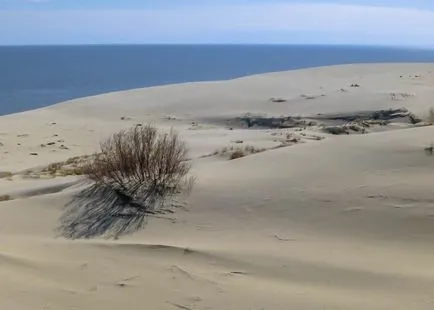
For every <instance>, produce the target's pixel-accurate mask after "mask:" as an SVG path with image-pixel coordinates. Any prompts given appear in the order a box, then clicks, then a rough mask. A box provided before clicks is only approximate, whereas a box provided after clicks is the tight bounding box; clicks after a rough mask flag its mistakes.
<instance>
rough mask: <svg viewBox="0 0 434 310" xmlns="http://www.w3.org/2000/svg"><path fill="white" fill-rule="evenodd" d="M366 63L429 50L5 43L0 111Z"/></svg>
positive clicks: (410, 58)
mask: <svg viewBox="0 0 434 310" xmlns="http://www.w3.org/2000/svg"><path fill="white" fill-rule="evenodd" d="M365 62H369V63H372V62H434V50H420V49H418V50H417V49H404V48H402V49H398V48H385V47H359V46H301V45H300V46H291V45H281V46H279V45H250V46H249V45H202V46H200V45H130V46H126V45H125V46H21V47H12V46H11V47H6V46H3V47H0V115H3V114H8V113H14V112H20V111H24V110H29V109H35V108H39V107H43V106H47V105H51V104H55V103H58V102H61V101H64V100H68V99H73V98H78V97H84V96H89V95H96V94H101V93H105V92H110V91H117V90H125V89H131V88H138V87H146V86H155V85H164V84H171V83H181V82H192V81H210V80H222V79H230V78H236V77H240V76H245V75H250V74H257V73H265V72H271V71H282V70H289V69H298V68H307V67H315V66H324V65H333V64H345V63H365ZM119 104H122V102H119Z"/></svg>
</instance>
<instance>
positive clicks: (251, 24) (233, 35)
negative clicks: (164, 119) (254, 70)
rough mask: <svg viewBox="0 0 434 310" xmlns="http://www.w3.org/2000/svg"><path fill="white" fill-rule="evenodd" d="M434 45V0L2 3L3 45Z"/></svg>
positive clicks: (23, 0) (52, 0)
mask: <svg viewBox="0 0 434 310" xmlns="http://www.w3.org/2000/svg"><path fill="white" fill-rule="evenodd" d="M209 43H215V44H219V43H225V44H226V43H229V44H357V45H394V46H417V47H428V46H429V47H433V46H434V0H405V1H404V0H378V1H373V0H363V1H362V0H328V1H324V0H304V1H302V0H0V45H33V44H38V45H39V44H209Z"/></svg>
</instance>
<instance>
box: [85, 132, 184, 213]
mask: <svg viewBox="0 0 434 310" xmlns="http://www.w3.org/2000/svg"><path fill="white" fill-rule="evenodd" d="M189 170H190V164H189V162H188V158H187V148H186V146H185V144H184V143H183V142H181V140H180V139H179V137H178V135H177V134H176V133H175V132H173V131H171V132H170V133H160V132H158V131H157V129H156V128H154V127H152V126H150V125H148V126H142V127H137V126H136V127H133V128H131V129H129V130H125V131H121V132H119V133H116V134H114V135H113V136H112V137H111V138H109V139H108V140H107V141H105V142H103V143H102V144H101V153H100V154H99V156H96V157H95V159H94V160H93V161H92V162H91V164H90V165H88V166H87V167H86V168H85V170H84V172H85V174H86V176H87V177H88V178H89V179H91V180H92V181H95V182H96V183H97V184H98V185H102V186H108V187H109V188H112V189H113V190H114V191H115V192H117V193H118V194H119V195H122V196H124V197H125V198H126V199H128V200H131V201H134V202H135V203H137V206H140V207H141V208H142V209H144V210H147V211H151V212H153V211H155V208H157V207H158V206H157V205H156V202H162V201H164V199H165V198H166V197H168V196H171V195H174V194H176V193H177V192H178V191H180V189H181V187H182V185H183V181H184V180H185V177H186V175H187V173H188V172H189Z"/></svg>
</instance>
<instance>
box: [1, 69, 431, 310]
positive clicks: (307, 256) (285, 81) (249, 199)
mask: <svg viewBox="0 0 434 310" xmlns="http://www.w3.org/2000/svg"><path fill="white" fill-rule="evenodd" d="M351 84H358V85H359V86H360V87H350V85H351ZM342 89H343V90H342ZM302 95H304V96H302ZM306 97H309V98H310V99H307V98H306ZM270 98H282V99H285V100H286V101H285V102H271V101H270V100H269V99H270ZM403 107H405V108H406V109H408V110H409V111H410V112H412V113H414V114H415V115H417V116H419V117H421V118H422V119H423V120H426V118H427V117H428V111H429V109H430V107H434V65H432V64H384V65H378V64H375V65H348V66H336V67H324V68H316V69H308V70H300V71H292V72H283V73H272V74H265V75H259V76H252V77H247V78H242V79H236V80H232V81H224V82H212V83H193V84H185V85H173V86H164V87H155V88H150V89H140V90H132V91H126V92H119V93H113V94H106V95H101V96H95V97H90V98H83V99H78V100H74V101H71V102H66V103H62V104H58V105H56V106H52V107H48V108H44V109H40V110H35V111H29V112H25V113H20V114H15V115H9V116H4V117H1V118H0V142H1V143H2V144H1V146H0V172H1V171H10V172H12V173H14V175H13V176H12V177H5V178H2V179H0V196H1V195H10V196H11V198H13V200H10V201H6V202H0V278H1V281H0V308H1V309H11V310H15V309H17V310H21V309H24V310H27V309H32V310H33V309H117V310H118V309H161V310H166V309H167V310H170V309H174V310H176V309H184V310H185V309H186V310H189V309H194V310H196V309H197V310H200V309H228V310H232V309H233V310H243V309H245V310H260V309H263V310H269V309H273V310H274V309H282V310H283V309H285V310H286V309H297V310H304V309H309V310H310V309H312V310H314V309H315V310H316V309H342V310H343V309H360V310H362V309H363V310H366V309H393V310H396V309H405V310H408V309H433V308H434V268H433V266H434V187H433V184H434V157H432V156H428V155H427V154H426V153H425V152H424V148H425V147H428V146H429V145H430V144H431V143H432V142H434V127H432V126H426V127H415V126H413V125H410V124H408V123H405V122H403V121H402V120H399V121H397V122H395V120H391V122H392V124H389V125H387V126H370V127H369V128H367V131H368V133H367V134H358V133H355V132H351V134H349V135H340V136H333V135H329V134H326V133H324V132H322V130H321V128H320V127H318V126H310V127H308V128H305V129H304V128H303V129H296V128H291V129H278V128H262V129H258V128H250V129H247V128H241V127H238V126H237V125H235V126H234V125H233V122H232V121H233V120H234V119H235V118H236V117H240V116H243V115H245V114H246V113H250V114H253V115H263V116H281V115H285V116H287V115H291V116H301V117H302V118H309V119H310V118H311V117H318V114H322V115H321V116H322V117H324V115H325V117H327V115H328V114H342V113H346V114H351V113H353V114H354V113H355V112H359V111H376V110H381V109H389V108H403ZM169 116H170V118H169ZM121 117H124V120H121ZM148 121H151V122H153V123H154V124H155V125H157V126H158V127H161V128H164V129H169V128H171V127H173V128H175V129H176V130H177V131H178V132H179V133H180V134H181V136H182V137H183V138H184V139H185V140H186V142H187V143H188V145H189V147H190V149H191V153H190V156H191V158H192V159H193V170H192V174H194V175H195V176H196V177H197V182H196V186H195V188H194V190H193V192H192V193H191V195H190V197H188V199H187V201H185V208H184V209H179V210H177V211H176V213H174V214H170V215H168V218H166V219H161V218H150V219H149V222H148V224H147V226H146V229H145V230H143V231H140V232H137V233H135V234H132V235H130V236H126V237H122V238H120V239H118V240H105V239H94V240H88V241H80V240H79V241H71V240H65V239H63V238H56V232H55V231H54V229H55V228H56V227H57V225H58V218H59V215H60V214H61V212H62V209H63V206H64V205H65V203H67V202H68V201H70V199H71V197H73V195H74V194H75V193H77V192H78V191H79V190H80V189H81V188H82V185H80V183H77V179H78V178H77V177H74V176H68V177H61V176H59V177H55V178H49V177H48V176H47V175H42V176H40V177H39V178H36V177H33V178H31V177H29V175H31V174H32V173H34V174H38V171H39V170H40V169H41V168H43V167H45V166H46V165H48V164H49V163H52V162H56V161H63V160H66V159H68V158H71V157H73V156H77V155H83V154H90V153H92V152H94V151H97V149H98V142H99V141H100V140H101V139H102V138H104V137H107V136H108V135H109V134H111V133H112V132H115V131H117V130H119V129H122V128H126V127H129V126H132V125H134V124H137V123H142V122H148ZM192 122H194V124H192ZM394 123H395V124H394ZM228 124H230V125H228ZM230 126H231V127H232V126H233V128H232V130H230V129H229V127H230ZM18 135H19V136H18ZM55 135H56V136H55ZM287 135H289V136H290V137H291V139H293V138H294V137H295V138H297V142H296V143H295V142H294V143H292V142H291V143H287V141H285V139H286V138H285V137H287ZM314 137H324V139H322V140H318V141H317V140H316V139H315V138H314ZM236 140H242V141H243V143H240V144H236V145H241V146H243V145H253V146H255V147H257V148H265V149H266V151H264V152H262V153H259V154H254V155H250V156H247V157H244V158H241V159H238V160H232V161H230V160H228V159H227V158H226V157H224V156H220V155H212V156H209V155H210V154H213V153H214V152H215V151H216V150H219V149H222V148H223V147H230V146H231V145H235V143H234V141H236ZM58 141H60V142H58ZM49 142H55V143H54V144H52V145H47V143H49ZM18 143H19V144H20V145H18ZM282 143H284V146H286V147H281V148H277V149H274V147H276V146H279V145H281V144H282ZM285 143H286V144H285ZM41 144H44V145H45V146H44V147H42V146H41ZM61 145H64V146H65V147H66V148H61V147H60V146H61ZM30 153H37V155H30ZM29 169H31V170H32V172H27V173H26V171H27V170H29ZM26 174H27V176H26ZM39 175H40V173H39Z"/></svg>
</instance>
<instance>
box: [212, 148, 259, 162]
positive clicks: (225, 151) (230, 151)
mask: <svg viewBox="0 0 434 310" xmlns="http://www.w3.org/2000/svg"><path fill="white" fill-rule="evenodd" d="M264 151H266V149H265V148H258V147H256V146H253V145H245V146H234V145H232V146H230V147H224V148H222V149H221V150H217V151H215V152H214V153H212V154H210V156H222V157H226V158H228V159H229V160H234V159H238V158H242V157H245V156H248V155H252V154H257V153H261V152H264Z"/></svg>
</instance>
